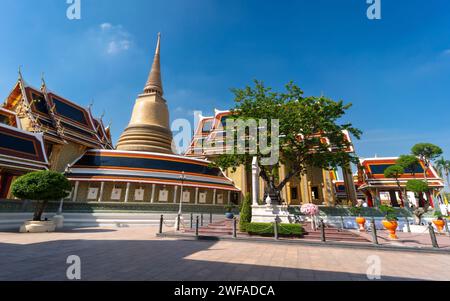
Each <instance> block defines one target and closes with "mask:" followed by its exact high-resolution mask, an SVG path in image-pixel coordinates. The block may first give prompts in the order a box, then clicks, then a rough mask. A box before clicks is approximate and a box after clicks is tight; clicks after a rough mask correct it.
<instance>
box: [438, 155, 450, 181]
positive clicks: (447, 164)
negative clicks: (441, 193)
mask: <svg viewBox="0 0 450 301" xmlns="http://www.w3.org/2000/svg"><path fill="white" fill-rule="evenodd" d="M435 164H436V169H437V172H438V173H439V176H440V177H442V178H444V176H445V179H446V180H447V184H448V185H450V179H449V174H450V160H445V159H444V157H441V158H440V159H439V160H436V162H435Z"/></svg>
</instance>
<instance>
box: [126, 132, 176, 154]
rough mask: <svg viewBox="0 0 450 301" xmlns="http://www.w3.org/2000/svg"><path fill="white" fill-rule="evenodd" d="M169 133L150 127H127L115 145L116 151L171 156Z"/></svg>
mask: <svg viewBox="0 0 450 301" xmlns="http://www.w3.org/2000/svg"><path fill="white" fill-rule="evenodd" d="M171 146H172V139H171V133H170V132H167V130H166V129H164V128H158V127H155V126H151V125H134V126H129V127H127V129H126V130H125V131H124V132H123V134H122V136H121V137H120V140H119V142H118V144H117V149H118V150H124V151H143V152H156V153H166V154H171V153H173V151H172V148H171Z"/></svg>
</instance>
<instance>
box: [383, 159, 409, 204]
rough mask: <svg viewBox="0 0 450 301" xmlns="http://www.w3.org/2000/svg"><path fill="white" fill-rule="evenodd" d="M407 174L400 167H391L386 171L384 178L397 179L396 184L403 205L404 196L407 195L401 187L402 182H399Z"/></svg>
mask: <svg viewBox="0 0 450 301" xmlns="http://www.w3.org/2000/svg"><path fill="white" fill-rule="evenodd" d="M404 173H405V169H404V168H403V167H402V166H400V165H391V166H389V167H388V168H386V169H385V170H384V177H385V178H390V179H395V182H396V183H397V187H398V190H399V191H400V200H401V202H402V204H404V200H403V195H406V193H404V191H403V189H402V187H401V186H400V181H399V180H398V179H399V178H400V177H401V176H402V175H403V174H404Z"/></svg>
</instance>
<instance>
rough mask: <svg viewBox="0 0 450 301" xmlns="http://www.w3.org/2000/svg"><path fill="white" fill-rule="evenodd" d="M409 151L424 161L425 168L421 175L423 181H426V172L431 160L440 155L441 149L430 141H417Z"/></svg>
mask: <svg viewBox="0 0 450 301" xmlns="http://www.w3.org/2000/svg"><path fill="white" fill-rule="evenodd" d="M411 152H412V154H413V155H415V156H417V157H419V158H420V160H422V161H423V162H424V164H425V168H424V171H423V176H424V178H425V181H428V180H427V172H428V169H429V168H430V165H431V162H432V161H433V160H435V159H436V158H438V157H439V156H440V155H442V149H441V148H440V147H439V146H437V145H434V144H431V143H418V144H416V145H414V146H413V147H412V149H411Z"/></svg>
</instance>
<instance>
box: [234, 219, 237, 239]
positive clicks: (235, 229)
mask: <svg viewBox="0 0 450 301" xmlns="http://www.w3.org/2000/svg"><path fill="white" fill-rule="evenodd" d="M236 237H237V220H236V217H234V218H233V238H236Z"/></svg>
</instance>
